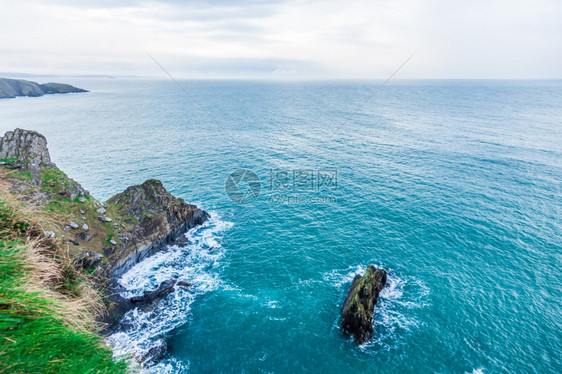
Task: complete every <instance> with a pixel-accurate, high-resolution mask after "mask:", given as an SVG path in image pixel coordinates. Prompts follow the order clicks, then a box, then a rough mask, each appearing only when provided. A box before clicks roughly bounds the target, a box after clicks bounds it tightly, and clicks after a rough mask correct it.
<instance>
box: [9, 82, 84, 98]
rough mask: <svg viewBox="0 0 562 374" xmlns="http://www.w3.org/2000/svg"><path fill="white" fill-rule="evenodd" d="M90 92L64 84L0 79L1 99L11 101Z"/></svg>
mask: <svg viewBox="0 0 562 374" xmlns="http://www.w3.org/2000/svg"><path fill="white" fill-rule="evenodd" d="M79 92H88V91H87V90H83V89H81V88H77V87H74V86H71V85H70V84H63V83H45V84H39V83H35V82H31V81H26V80H23V79H8V78H0V99H10V98H14V97H16V96H31V97H35V96H43V95H48V94H57V93H79Z"/></svg>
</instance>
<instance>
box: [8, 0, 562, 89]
mask: <svg viewBox="0 0 562 374" xmlns="http://www.w3.org/2000/svg"><path fill="white" fill-rule="evenodd" d="M0 35H1V37H0V56H1V58H0V72H21V73H29V74H37V75H47V74H52V75H83V74H87V75H89V74H93V75H113V76H123V75H125V76H146V77H159V76H163V74H164V72H163V71H162V70H161V68H160V67H159V66H158V65H157V64H156V63H155V62H154V61H153V60H152V59H151V58H150V57H149V56H148V54H147V53H146V52H148V53H149V54H150V55H151V56H153V57H154V59H156V61H158V62H159V63H160V64H161V65H162V66H163V67H164V68H165V69H166V70H167V71H168V72H169V73H170V74H172V75H173V76H174V77H176V78H202V79H205V78H235V79H236V78H258V79H261V78H263V79H283V80H290V79H297V80H298V79H384V78H386V77H388V76H389V75H390V74H392V72H394V71H395V70H396V69H397V68H398V67H399V66H400V65H401V64H402V63H403V62H404V61H405V60H406V59H407V58H408V57H409V56H410V55H411V54H412V53H415V56H414V57H413V58H412V59H411V60H410V61H408V63H407V64H406V65H405V66H404V67H403V68H402V69H401V70H400V72H399V73H398V74H397V77H399V78H417V79H432V78H436V79H439V78H459V79H512V78H522V79H543V78H546V79H548V78H562V40H561V39H562V1H560V0H532V1H521V0H486V1H480V0H473V1H466V0H465V1H456V0H419V1H415V0H368V1H359V0H345V1H332V0H322V1H314V0H312V1H302V0H278V1H261V0H232V1H227V0H217V1H203V0H193V1H189V0H187V1H180V0H146V1H144V0H122V1H110V0H101V1H91V0H80V1H76V0H53V1H37V0H27V1H13V0H0Z"/></svg>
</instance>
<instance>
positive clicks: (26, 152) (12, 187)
mask: <svg viewBox="0 0 562 374" xmlns="http://www.w3.org/2000/svg"><path fill="white" fill-rule="evenodd" d="M0 157H2V159H1V160H0V178H3V179H5V180H7V181H8V184H7V186H8V190H9V191H10V192H12V193H14V194H17V196H18V199H19V200H20V201H22V202H25V203H27V204H28V205H33V206H35V207H37V208H39V209H43V210H46V211H50V212H53V214H54V216H56V217H58V216H63V217H65V218H64V220H65V221H64V222H59V226H60V228H54V229H53V231H49V232H48V233H46V234H45V235H47V236H48V237H53V238H54V237H56V238H57V239H60V240H61V243H62V244H63V245H67V246H68V253H69V254H70V255H71V256H73V257H74V258H75V261H74V262H75V266H76V268H77V269H89V270H91V269H92V268H93V269H94V272H95V274H96V277H97V280H98V283H99V286H100V287H102V288H104V289H105V291H106V292H107V294H108V300H107V301H108V311H109V312H110V316H109V318H108V321H109V322H110V323H115V322H116V318H118V317H116V316H118V315H121V314H122V313H120V312H119V310H121V312H122V311H126V310H127V308H129V309H130V307H131V305H132V303H131V302H129V301H128V300H125V301H123V300H122V298H120V297H119V295H118V293H117V292H116V288H115V287H116V282H115V281H114V280H115V278H116V277H118V276H119V275H121V274H123V273H124V272H125V271H127V270H128V269H130V268H131V267H132V266H133V265H134V264H136V263H138V262H139V261H141V260H143V259H144V258H146V257H148V256H150V255H151V254H153V253H155V252H156V251H158V250H159V249H161V248H163V247H164V246H165V245H166V244H170V243H172V242H174V241H175V240H176V239H178V238H179V237H180V236H181V235H182V234H183V233H185V232H186V231H187V230H189V229H190V228H192V227H194V226H196V225H199V224H202V223H203V222H204V221H205V220H207V218H208V217H209V215H208V214H207V212H205V211H204V210H201V209H199V208H198V207H197V206H195V205H191V204H187V203H186V202H185V201H183V200H182V199H178V198H176V197H174V196H173V195H171V194H170V193H169V192H168V191H166V189H165V188H164V186H163V185H162V183H161V182H160V181H157V180H154V179H149V180H147V181H146V182H144V183H142V184H140V185H137V186H132V187H129V188H127V189H126V190H125V191H124V192H122V193H119V194H117V195H115V196H113V197H112V198H111V199H109V200H108V201H107V202H105V203H102V202H100V201H98V200H96V199H94V198H93V197H92V196H90V194H89V192H88V191H86V190H85V189H84V188H82V186H81V185H80V184H79V183H77V182H75V181H74V180H72V179H70V178H69V177H68V176H67V175H66V174H64V173H63V172H62V171H61V170H59V169H58V168H57V167H56V165H55V164H53V163H52V162H51V161H50V160H51V159H50V156H49V151H48V148H47V141H46V139H45V137H44V136H43V135H41V134H38V133H37V132H34V131H29V130H22V129H16V130H15V131H9V132H7V133H6V135H4V137H2V138H0ZM173 285H174V284H172V285H171V286H170V287H167V288H166V289H165V290H164V291H162V292H160V291H159V294H161V296H162V297H163V296H165V294H166V292H168V291H169V289H171V288H172V287H173ZM184 286H185V285H184ZM154 295H157V294H154ZM152 296H153V295H150V297H149V299H151V298H152ZM152 301H154V300H152ZM110 304H111V305H112V306H110ZM115 310H117V312H116V311H115Z"/></svg>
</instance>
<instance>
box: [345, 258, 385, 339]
mask: <svg viewBox="0 0 562 374" xmlns="http://www.w3.org/2000/svg"><path fill="white" fill-rule="evenodd" d="M385 285H386V270H384V269H377V268H375V267H374V266H373V265H369V266H367V270H366V272H365V274H364V275H363V276H361V275H356V276H355V279H354V280H353V283H352V284H351V287H350V289H349V291H348V293H347V296H346V298H345V302H344V304H343V307H342V310H341V317H342V319H341V329H342V331H343V332H344V333H345V334H349V335H352V336H353V338H354V339H355V341H356V342H357V344H363V343H365V342H366V341H368V340H370V339H371V338H372V336H373V332H374V331H373V314H374V310H375V305H376V304H377V300H378V297H379V293H380V292H381V290H382V289H383V288H384V286H385Z"/></svg>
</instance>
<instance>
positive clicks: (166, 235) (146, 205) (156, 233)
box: [107, 179, 209, 276]
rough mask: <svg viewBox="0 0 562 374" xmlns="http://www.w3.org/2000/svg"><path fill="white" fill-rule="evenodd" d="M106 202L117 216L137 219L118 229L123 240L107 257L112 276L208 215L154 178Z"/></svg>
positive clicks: (117, 274) (171, 241)
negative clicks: (173, 193)
mask: <svg viewBox="0 0 562 374" xmlns="http://www.w3.org/2000/svg"><path fill="white" fill-rule="evenodd" d="M107 202H108V203H109V204H115V205H116V206H118V207H119V214H120V215H121V216H123V217H130V220H131V221H134V222H138V224H135V225H132V227H131V229H130V230H128V231H126V232H121V235H122V236H124V237H125V238H126V240H121V241H120V244H119V246H118V247H117V248H116V250H115V251H116V252H115V253H116V255H115V256H113V257H112V258H111V260H110V263H109V267H110V268H111V271H112V273H113V276H120V275H121V274H123V273H124V272H126V271H127V270H129V269H130V268H131V267H132V266H133V265H135V264H136V263H138V262H140V261H142V260H143V259H145V258H146V257H148V256H150V255H152V254H154V253H155V252H157V251H158V250H160V249H161V248H162V247H163V246H165V245H168V244H172V243H173V242H174V241H175V240H176V239H178V238H179V237H180V236H181V235H182V234H184V233H185V232H186V231H187V230H189V229H190V228H192V227H194V226H196V225H200V224H202V223H203V222H205V221H206V220H207V219H208V218H209V214H208V213H207V212H205V211H204V210H201V209H199V208H198V207H197V206H195V205H191V204H187V203H186V202H185V201H183V199H179V198H176V197H174V196H173V195H172V194H170V193H169V192H168V191H166V189H165V188H164V186H163V185H162V182H160V181H158V180H155V179H149V180H147V181H145V182H144V183H143V184H140V185H137V186H132V187H129V188H127V189H126V190H125V191H124V192H122V193H119V194H117V195H115V196H113V197H112V198H110V199H109V200H108V201H107Z"/></svg>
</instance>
